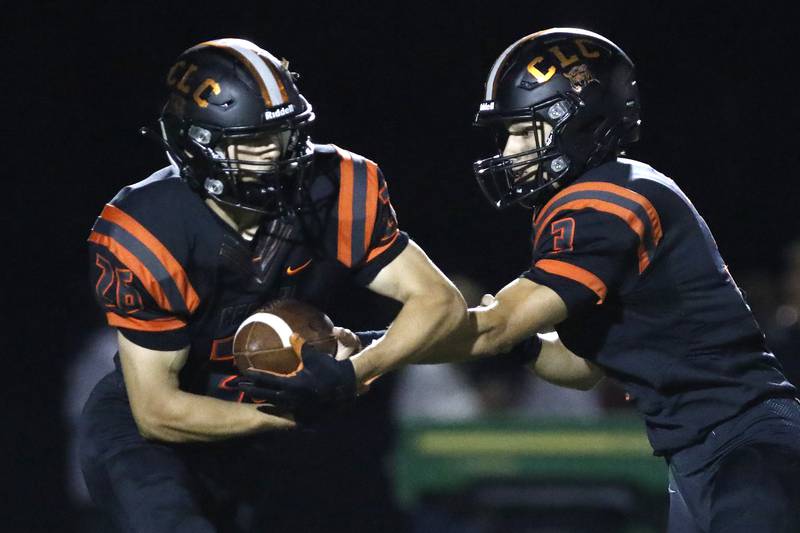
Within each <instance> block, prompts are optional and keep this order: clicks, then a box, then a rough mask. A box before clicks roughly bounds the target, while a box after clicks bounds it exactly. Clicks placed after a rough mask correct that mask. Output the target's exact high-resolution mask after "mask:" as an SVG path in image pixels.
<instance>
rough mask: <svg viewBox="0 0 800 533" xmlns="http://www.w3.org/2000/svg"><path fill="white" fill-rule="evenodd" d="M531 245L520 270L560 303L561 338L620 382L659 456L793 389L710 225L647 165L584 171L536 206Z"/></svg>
mask: <svg viewBox="0 0 800 533" xmlns="http://www.w3.org/2000/svg"><path fill="white" fill-rule="evenodd" d="M533 246H534V253H533V263H532V267H531V269H530V270H528V271H527V272H525V273H524V274H523V276H524V277H527V278H528V279H530V280H532V281H534V282H536V283H539V284H542V285H546V286H548V287H550V288H551V289H553V290H554V291H555V292H556V293H558V294H559V296H560V297H561V298H562V299H563V300H564V302H565V303H566V305H567V308H568V318H567V319H566V320H565V321H564V322H562V323H561V324H558V326H557V328H556V329H557V331H558V333H559V336H560V337H561V339H562V341H563V342H564V344H565V346H567V347H568V348H569V349H570V350H572V351H573V352H574V353H576V354H578V355H580V356H581V357H584V358H586V359H588V360H590V361H592V362H593V363H596V364H597V365H599V366H600V367H602V369H603V370H604V371H605V372H606V374H607V375H608V376H610V377H612V378H615V379H616V380H618V381H619V382H620V383H621V384H622V385H623V386H624V387H625V389H626V390H627V392H628V393H629V395H630V397H631V398H632V400H633V401H634V402H635V405H636V407H637V408H638V410H639V411H640V412H641V413H642V414H643V415H644V418H645V422H646V425H647V429H648V436H649V438H650V442H651V444H652V445H653V448H654V450H655V451H656V453H659V454H663V453H666V452H668V451H670V450H675V449H678V448H682V447H685V446H687V445H688V444H691V443H693V442H696V441H698V440H700V439H701V438H702V437H703V436H704V435H705V434H706V433H707V432H708V431H710V430H711V429H713V427H714V426H715V425H717V424H719V423H720V422H722V421H724V420H726V419H729V418H731V417H733V416H735V415H736V414H737V413H739V412H740V411H742V410H744V409H745V408H747V407H748V406H749V405H752V404H753V403H755V402H758V401H759V400H761V399H763V398H766V397H771V396H791V395H794V394H795V389H794V387H793V386H792V385H791V384H790V383H789V382H788V381H787V380H786V379H785V377H784V376H783V374H782V371H781V368H780V364H779V363H778V361H777V360H776V358H775V357H774V356H773V355H772V354H771V353H770V352H769V351H768V350H767V348H766V346H765V341H764V336H763V334H762V332H761V330H760V328H759V326H758V324H757V323H756V321H755V319H754V318H753V315H752V313H751V312H750V308H749V307H748V305H747V303H746V302H745V300H744V299H743V296H742V293H741V291H740V290H739V288H738V287H737V286H736V283H735V282H734V281H733V279H732V278H731V275H730V273H729V272H728V269H727V267H726V265H725V264H724V262H723V260H722V258H721V257H720V254H719V251H718V249H717V245H716V243H715V242H714V238H713V237H712V235H711V232H710V231H709V229H708V227H707V225H706V223H705V221H704V220H703V219H702V218H701V217H700V215H699V214H698V213H697V211H696V210H695V208H694V206H693V205H692V203H691V202H690V201H689V199H688V198H687V197H686V196H685V195H684V194H683V192H682V191H681V190H680V188H679V187H678V186H677V185H676V184H675V182H674V181H672V180H671V179H669V178H667V177H666V176H664V175H662V174H660V173H659V172H657V171H655V170H654V169H653V168H651V167H650V166H648V165H645V164H643V163H639V162H636V161H632V160H627V159H618V160H616V161H612V162H608V163H606V164H603V165H601V166H599V167H596V168H594V169H592V170H590V171H589V172H587V173H585V174H584V175H583V176H581V177H580V178H579V179H577V180H576V181H575V182H573V183H571V184H570V185H569V186H567V187H565V188H564V189H563V190H561V191H559V192H558V193H557V194H555V195H554V196H553V197H552V198H551V199H550V201H549V202H548V203H547V204H546V205H545V206H544V207H543V208H541V209H540V210H539V211H538V212H537V213H536V215H535V219H534V232H533Z"/></svg>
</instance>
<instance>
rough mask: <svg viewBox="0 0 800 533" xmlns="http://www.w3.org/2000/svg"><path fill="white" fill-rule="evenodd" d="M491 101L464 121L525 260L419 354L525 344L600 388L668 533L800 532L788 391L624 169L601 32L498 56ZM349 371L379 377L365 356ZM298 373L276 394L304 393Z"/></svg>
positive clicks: (695, 246)
mask: <svg viewBox="0 0 800 533" xmlns="http://www.w3.org/2000/svg"><path fill="white" fill-rule="evenodd" d="M485 91H486V92H485V96H484V99H483V102H482V103H481V104H480V108H479V111H478V113H477V116H476V119H475V123H476V125H477V126H480V127H483V128H486V129H487V130H489V131H490V132H491V133H492V136H493V137H494V139H495V141H496V145H497V150H498V153H497V154H496V155H493V156H491V157H489V158H487V159H483V160H480V161H477V162H476V163H475V164H474V170H475V175H476V177H477V180H478V182H479V184H480V186H481V188H482V190H483V192H484V193H485V195H486V197H487V198H488V199H489V201H490V202H491V204H492V205H493V206H495V207H497V208H499V209H502V208H505V207H507V206H511V205H523V206H526V207H529V208H531V209H533V236H532V242H533V259H532V262H531V266H530V268H529V269H528V270H527V271H525V272H524V273H523V274H522V275H521V276H520V277H519V278H518V279H516V280H514V281H512V282H511V283H509V284H508V285H507V286H505V287H504V288H503V289H502V290H500V291H499V292H498V293H497V295H496V296H494V297H491V296H489V297H486V298H485V301H484V302H483V303H484V304H485V305H482V306H480V307H477V308H474V309H471V310H470V320H469V321H468V323H467V325H468V327H466V328H465V329H463V330H460V331H459V333H458V337H457V338H454V339H451V340H450V341H449V342H448V343H445V344H443V345H441V346H439V347H437V350H436V353H433V354H429V355H425V354H420V355H418V357H417V359H424V360H426V361H428V362H432V361H434V360H441V361H448V360H449V361H457V360H465V359H469V358H472V357H481V356H484V355H489V354H497V353H501V352H504V351H506V350H508V349H509V348H510V347H512V346H515V345H517V344H519V343H524V344H525V350H527V351H526V352H525V353H526V356H527V358H528V359H529V362H528V365H529V366H530V368H532V369H533V370H534V371H535V372H537V373H538V374H539V375H540V376H541V377H543V378H545V379H547V380H549V381H552V382H554V383H556V384H560V385H564V386H569V387H574V388H580V389H587V388H591V387H592V386H593V385H594V384H595V383H596V382H597V381H598V380H599V379H601V378H602V377H603V375H606V376H609V377H610V378H612V379H615V380H617V381H618V382H619V383H621V384H622V386H624V388H625V389H626V390H627V392H628V395H629V397H630V398H631V400H632V401H633V403H634V404H635V406H636V408H637V409H638V411H639V412H640V413H641V415H642V416H643V417H644V420H645V423H646V427H647V433H648V437H649V439H650V443H651V444H652V446H653V449H654V451H655V453H656V454H657V455H660V456H663V457H664V458H665V459H666V462H667V465H668V467H669V475H670V486H669V498H670V516H669V531H670V532H673V533H679V532H680V533H694V532H697V533H700V532H721V531H725V532H733V531H743V532H744V531H746V532H753V531H765V532H766V531H769V532H786V533H788V532H790V531H800V520H798V512H799V511H800V489H799V488H798V487H800V404H799V403H798V400H797V398H796V394H797V391H796V389H795V388H794V386H793V385H792V384H791V383H789V382H788V381H787V380H786V378H785V377H784V375H783V373H782V370H781V367H780V364H779V363H778V361H777V360H776V359H775V357H774V356H773V355H772V354H771V353H770V352H769V350H768V349H767V348H766V345H765V340H764V336H763V334H762V332H761V330H760V329H759V326H758V324H757V323H756V321H755V320H754V318H753V316H752V314H751V312H750V308H749V307H748V305H747V303H746V302H745V301H744V299H743V297H742V293H741V291H740V290H739V288H738V287H737V285H736V283H735V282H734V281H733V279H732V278H731V275H730V273H729V272H728V269H727V267H726V265H725V263H724V262H723V260H722V258H721V257H720V254H719V251H718V249H717V246H716V244H715V242H714V238H713V237H712V235H711V232H710V231H709V229H708V226H707V225H706V223H705V221H704V220H703V219H702V218H701V217H700V215H699V214H698V213H697V211H696V209H695V208H694V206H693V205H692V203H691V202H690V201H689V199H688V198H687V197H686V196H685V194H684V193H683V192H682V191H681V189H680V188H679V187H678V185H677V184H676V183H675V182H674V181H673V180H671V179H670V178H668V177H666V176H664V175H663V174H661V173H660V172H658V171H656V170H655V169H653V168H652V167H650V166H649V165H647V164H645V163H641V162H638V161H633V160H631V159H625V158H621V157H619V156H620V152H621V150H622V148H623V147H624V146H626V145H628V144H630V143H633V142H635V141H636V140H637V139H638V137H639V129H640V119H639V112H640V103H639V95H638V88H637V85H636V75H635V71H634V65H633V63H632V62H631V60H630V59H629V57H628V56H627V55H626V54H625V53H624V52H623V51H622V50H621V49H620V48H619V47H617V46H616V45H614V44H613V43H612V42H611V41H609V40H608V39H606V38H604V37H602V36H600V35H597V34H595V33H592V32H588V31H583V30H578V29H569V28H555V29H549V30H545V31H541V32H538V33H534V34H531V35H528V36H526V37H524V38H522V39H520V40H518V41H517V42H515V43H513V44H512V45H511V46H509V47H508V48H507V49H506V50H505V51H504V52H503V53H502V54H501V55H500V56H499V57H498V58H497V60H496V61H495V63H494V65H493V66H492V68H491V71H490V72H489V77H488V80H487V82H486V88H485ZM553 327H554V328H555V329H556V330H557V332H558V335H559V337H560V340H557V341H554V342H547V341H545V342H544V344H543V342H542V339H540V338H539V337H538V335H537V332H540V331H544V330H548V329H550V328H553ZM526 339H527V340H526ZM302 350H303V353H304V354H306V353H310V352H311V349H310V348H309V347H304V348H302ZM374 355H378V354H374ZM353 363H354V364H356V365H357V366H359V367H363V368H377V369H380V361H379V360H378V358H377V357H373V354H371V353H368V352H363V353H362V354H361V355H357V356H356V357H355V358H354V359H353ZM343 364H349V363H343ZM364 375H367V376H370V375H374V374H371V373H370V372H369V371H367V372H365V373H364ZM300 378H301V376H298V377H297V378H290V379H282V380H272V381H273V385H272V386H273V387H274V388H276V389H279V390H281V391H283V392H285V393H292V394H294V395H295V396H300V392H299V390H297V389H299V388H300V384H299V382H300V381H301V379H300Z"/></svg>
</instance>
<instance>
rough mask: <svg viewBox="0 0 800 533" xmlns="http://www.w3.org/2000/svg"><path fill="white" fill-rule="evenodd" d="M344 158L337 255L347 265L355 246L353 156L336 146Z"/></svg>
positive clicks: (341, 165)
mask: <svg viewBox="0 0 800 533" xmlns="http://www.w3.org/2000/svg"><path fill="white" fill-rule="evenodd" d="M336 151H337V152H339V156H340V157H341V158H342V160H341V161H340V162H339V178H340V181H339V239H338V243H337V248H336V257H337V259H339V261H340V262H342V263H343V264H345V265H347V266H351V263H352V257H353V256H352V248H353V242H352V241H353V158H352V157H351V156H350V154H349V153H347V152H346V151H344V150H342V149H341V148H338V147H336Z"/></svg>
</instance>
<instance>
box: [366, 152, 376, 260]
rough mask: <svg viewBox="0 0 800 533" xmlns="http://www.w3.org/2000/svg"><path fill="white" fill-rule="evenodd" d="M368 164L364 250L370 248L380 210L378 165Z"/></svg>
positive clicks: (370, 162) (369, 162)
mask: <svg viewBox="0 0 800 533" xmlns="http://www.w3.org/2000/svg"><path fill="white" fill-rule="evenodd" d="M366 162H367V194H366V204H367V205H366V214H367V219H366V221H365V222H366V224H365V228H364V250H367V249H368V248H369V243H370V241H371V240H372V231H373V230H374V229H375V216H376V213H377V210H378V165H376V164H375V163H373V162H372V161H370V160H366Z"/></svg>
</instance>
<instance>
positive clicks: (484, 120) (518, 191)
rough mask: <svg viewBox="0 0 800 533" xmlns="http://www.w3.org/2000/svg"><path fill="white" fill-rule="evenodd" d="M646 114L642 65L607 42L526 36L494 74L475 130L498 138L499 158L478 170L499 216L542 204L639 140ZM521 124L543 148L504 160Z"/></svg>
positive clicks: (547, 33) (560, 31)
mask: <svg viewBox="0 0 800 533" xmlns="http://www.w3.org/2000/svg"><path fill="white" fill-rule="evenodd" d="M639 107H640V106H639V95H638V89H637V86H636V78H635V69H634V65H633V63H632V62H631V60H630V59H629V58H628V56H627V55H626V54H625V52H623V51H622V50H621V49H620V48H619V47H617V46H616V45H615V44H614V43H612V42H611V41H609V40H608V39H606V38H605V37H602V36H600V35H598V34H596V33H592V32H589V31H586V30H580V29H575V28H552V29H548V30H544V31H540V32H537V33H533V34H531V35H528V36H526V37H523V38H522V39H520V40H518V41H517V42H515V43H514V44H512V45H511V46H509V47H508V48H507V49H506V50H505V51H504V52H503V53H502V54H500V57H498V58H497V60H496V61H495V62H494V65H493V66H492V69H491V71H490V72H489V77H488V80H487V82H486V92H485V96H484V100H483V102H482V103H481V104H480V108H479V111H478V113H477V115H476V116H475V122H474V123H475V125H476V126H480V127H487V128H490V129H491V130H492V131H493V133H494V138H495V142H496V144H497V150H498V153H497V155H494V156H492V157H489V158H487V159H482V160H479V161H476V162H475V163H474V164H473V169H474V172H475V177H476V178H477V180H478V183H479V185H480V187H481V189H482V190H483V192H484V194H485V195H486V197H487V198H488V199H489V201H490V202H491V204H492V205H493V206H495V207H496V208H498V209H501V208H504V207H506V206H508V205H512V204H515V203H519V202H522V203H523V204H524V205H527V206H528V207H536V206H537V205H541V204H542V203H543V202H544V201H546V200H547V198H549V196H551V195H552V194H553V192H554V191H555V190H556V188H557V187H560V186H562V185H564V184H566V183H568V182H569V181H571V180H573V179H575V178H576V177H577V176H579V175H580V174H581V173H583V172H585V171H586V170H588V169H590V168H592V167H594V166H597V165H599V164H601V163H603V162H604V161H606V160H608V159H609V158H612V157H616V155H617V154H618V153H619V150H620V147H622V146H624V145H626V144H629V143H632V142H635V141H636V140H638V138H639V126H640V123H641V121H640V120H639ZM520 122H530V123H531V127H530V131H532V132H534V133H535V134H536V137H535V139H536V143H535V147H533V148H532V149H529V150H525V151H522V152H519V153H514V154H505V155H504V154H503V150H504V148H505V145H506V141H507V139H508V127H509V126H510V125H511V124H515V123H520ZM544 125H547V126H549V127H547V128H544V127H543V126H544ZM545 130H546V131H547V132H548V134H547V135H546V136H545V135H544V133H543V132H544V131H545Z"/></svg>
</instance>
